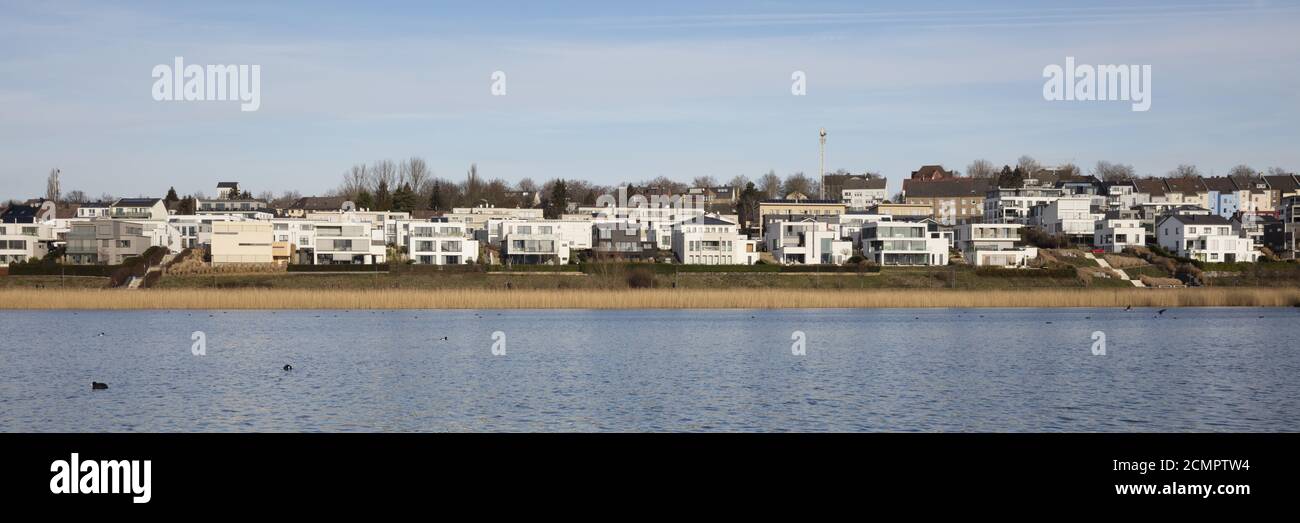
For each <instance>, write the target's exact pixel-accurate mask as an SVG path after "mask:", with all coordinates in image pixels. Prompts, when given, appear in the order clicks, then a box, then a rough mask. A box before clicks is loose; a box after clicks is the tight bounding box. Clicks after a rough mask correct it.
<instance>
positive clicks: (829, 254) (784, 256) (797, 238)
mask: <svg viewBox="0 0 1300 523" xmlns="http://www.w3.org/2000/svg"><path fill="white" fill-rule="evenodd" d="M763 244H764V245H765V246H766V247H767V251H768V252H770V253H772V257H773V258H775V259H776V261H777V263H783V264H793V263H802V264H832V265H840V264H843V263H844V262H846V261H848V260H849V258H850V257H852V256H853V242H850V241H847V240H843V239H841V238H840V231H839V226H838V225H837V224H834V223H828V222H825V221H819V220H816V219H813V218H805V219H802V220H794V221H788V220H780V221H773V222H770V223H768V224H767V226H766V227H764V229H763Z"/></svg>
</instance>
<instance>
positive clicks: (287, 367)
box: [284, 363, 293, 370]
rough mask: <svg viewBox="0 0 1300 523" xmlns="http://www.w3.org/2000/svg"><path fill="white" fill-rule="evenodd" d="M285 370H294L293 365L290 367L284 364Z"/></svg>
mask: <svg viewBox="0 0 1300 523" xmlns="http://www.w3.org/2000/svg"><path fill="white" fill-rule="evenodd" d="M284 370H293V365H289V364H288V363H286V364H284Z"/></svg>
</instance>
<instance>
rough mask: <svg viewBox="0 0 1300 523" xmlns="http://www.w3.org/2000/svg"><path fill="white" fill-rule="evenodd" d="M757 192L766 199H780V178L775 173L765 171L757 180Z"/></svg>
mask: <svg viewBox="0 0 1300 523" xmlns="http://www.w3.org/2000/svg"><path fill="white" fill-rule="evenodd" d="M758 190H759V191H760V192H762V193H763V195H764V196H766V197H767V198H780V197H781V196H782V195H781V177H780V176H777V175H776V171H767V174H764V175H763V176H762V177H761V178H759V179H758Z"/></svg>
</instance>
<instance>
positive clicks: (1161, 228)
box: [1156, 214, 1259, 263]
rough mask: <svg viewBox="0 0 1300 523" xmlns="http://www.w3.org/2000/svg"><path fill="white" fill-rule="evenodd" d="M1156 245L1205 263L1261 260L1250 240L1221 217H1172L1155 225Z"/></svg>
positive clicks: (1179, 215)
mask: <svg viewBox="0 0 1300 523" xmlns="http://www.w3.org/2000/svg"><path fill="white" fill-rule="evenodd" d="M1156 241H1157V243H1159V244H1160V246H1161V247H1163V248H1165V249H1166V250H1168V251H1170V252H1173V253H1175V254H1177V255H1178V256H1181V257H1183V258H1192V259H1195V260H1200V261H1204V262H1229V263H1231V262H1253V261H1256V259H1257V258H1258V257H1259V253H1258V252H1257V251H1255V249H1254V245H1253V243H1252V242H1251V240H1249V239H1247V238H1242V237H1241V235H1240V234H1239V233H1238V232H1237V231H1235V230H1234V229H1233V227H1232V222H1229V221H1228V220H1225V219H1224V218H1223V217H1222V216H1218V215H1200V214H1197V215H1181V214H1175V215H1172V216H1169V217H1167V218H1165V219H1164V220H1161V221H1160V222H1159V223H1158V224H1157V225H1156Z"/></svg>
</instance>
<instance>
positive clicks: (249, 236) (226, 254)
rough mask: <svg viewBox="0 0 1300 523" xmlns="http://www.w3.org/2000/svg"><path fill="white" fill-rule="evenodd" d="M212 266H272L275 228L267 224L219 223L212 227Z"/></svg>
mask: <svg viewBox="0 0 1300 523" xmlns="http://www.w3.org/2000/svg"><path fill="white" fill-rule="evenodd" d="M211 227H212V246H211V250H210V251H209V255H210V256H211V258H212V265H213V266H214V267H215V266H220V265H233V264H241V263H271V261H272V260H273V257H272V252H271V244H272V239H273V235H272V224H271V223H270V222H265V221H219V222H215V223H213V224H211Z"/></svg>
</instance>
